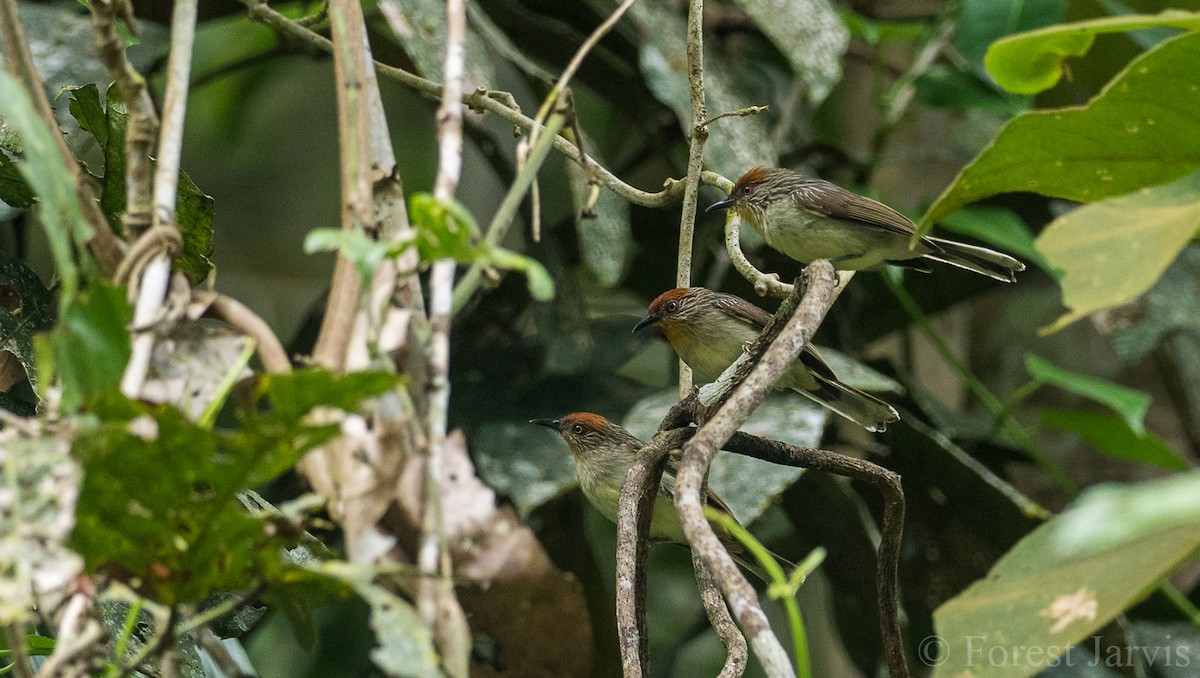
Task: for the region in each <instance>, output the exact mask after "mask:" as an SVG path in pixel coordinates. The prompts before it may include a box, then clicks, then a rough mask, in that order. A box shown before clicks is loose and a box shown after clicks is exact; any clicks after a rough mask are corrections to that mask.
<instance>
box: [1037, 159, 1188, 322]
mask: <svg viewBox="0 0 1200 678" xmlns="http://www.w3.org/2000/svg"><path fill="white" fill-rule="evenodd" d="M1198 228H1200V172H1197V173H1195V174H1191V175H1189V176H1187V177H1184V178H1183V179H1180V180H1178V181H1174V182H1171V183H1169V184H1166V185H1163V186H1155V187H1154V188H1144V189H1142V190H1140V191H1137V192H1135V193H1130V194H1129V195H1123V196H1120V197H1116V198H1110V199H1108V200H1102V201H1100V202H1098V203H1095V204H1092V205H1085V206H1083V207H1080V208H1079V209H1077V210H1074V211H1072V212H1069V213H1067V214H1065V215H1063V216H1061V217H1059V218H1058V219H1055V220H1054V221H1053V222H1051V224H1050V225H1049V226H1048V227H1046V230H1044V231H1042V234H1041V235H1040V236H1038V238H1037V240H1036V241H1035V245H1036V246H1037V248H1038V250H1040V251H1041V252H1042V253H1043V254H1045V255H1046V258H1047V259H1048V260H1049V261H1050V264H1051V265H1052V266H1054V267H1055V268H1058V269H1061V270H1062V271H1063V278H1062V288H1063V305H1064V306H1066V307H1067V308H1069V309H1070V311H1069V312H1068V313H1066V314H1064V315H1063V316H1062V317H1060V318H1059V319H1058V320H1056V321H1054V323H1053V324H1052V325H1050V326H1049V327H1048V328H1047V329H1046V331H1047V332H1053V331H1057V330H1059V329H1061V328H1063V327H1065V326H1066V325H1069V324H1070V323H1073V322H1075V321H1076V320H1078V319H1080V318H1082V317H1084V316H1086V315H1088V314H1090V313H1094V312H1096V311H1099V310H1101V309H1105V308H1112V307H1114V306H1120V305H1121V304H1125V303H1128V302H1130V301H1132V300H1133V299H1135V298H1137V297H1138V296H1140V295H1141V294H1142V293H1143V292H1145V291H1146V290H1148V289H1150V286H1151V285H1153V284H1154V283H1155V281H1157V280H1158V278H1159V276H1161V275H1162V273H1163V271H1165V270H1166V268H1167V266H1169V265H1170V264H1171V262H1172V261H1174V260H1175V257H1176V256H1177V255H1178V254H1179V252H1180V250H1182V249H1183V247H1184V245H1186V244H1187V243H1188V241H1189V240H1190V239H1191V238H1192V237H1193V236H1194V235H1195V234H1196V231H1197V229H1198Z"/></svg>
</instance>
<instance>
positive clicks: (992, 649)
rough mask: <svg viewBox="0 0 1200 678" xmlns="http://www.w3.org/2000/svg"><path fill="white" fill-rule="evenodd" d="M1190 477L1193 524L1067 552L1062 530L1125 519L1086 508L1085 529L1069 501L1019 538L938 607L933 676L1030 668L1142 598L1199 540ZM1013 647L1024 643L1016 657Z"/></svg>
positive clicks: (1014, 675)
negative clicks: (1068, 506) (982, 575)
mask: <svg viewBox="0 0 1200 678" xmlns="http://www.w3.org/2000/svg"><path fill="white" fill-rule="evenodd" d="M1191 480H1192V481H1193V482H1192V483H1191V487H1190V488H1188V489H1189V491H1190V494H1188V495H1187V496H1188V497H1190V501H1191V502H1192V511H1191V513H1190V514H1189V515H1188V519H1187V520H1185V521H1180V522H1185V523H1186V524H1188V525H1189V526H1190V527H1189V529H1178V528H1176V529H1166V528H1164V529H1157V530H1154V531H1150V530H1138V531H1136V532H1135V533H1132V534H1128V536H1127V537H1124V538H1121V539H1119V540H1111V541H1110V544H1109V545H1108V546H1106V547H1103V548H1095V549H1091V550H1090V552H1089V553H1087V554H1086V555H1079V553H1078V552H1069V551H1067V549H1066V547H1067V546H1068V545H1069V544H1071V543H1072V536H1071V533H1069V532H1068V533H1066V534H1064V530H1071V531H1072V532H1073V531H1074V530H1078V529H1090V530H1093V531H1094V530H1096V529H1101V530H1103V529H1104V527H1103V526H1115V527H1117V529H1118V530H1120V531H1121V532H1122V533H1126V532H1127V531H1125V530H1122V529H1121V526H1124V525H1126V524H1128V522H1129V521H1128V520H1127V516H1126V514H1124V513H1114V512H1105V515H1104V520H1105V521H1106V522H1097V520H1096V518H1097V515H1096V513H1092V514H1091V515H1090V516H1088V518H1090V520H1088V521H1087V522H1086V524H1087V525H1090V526H1092V527H1090V528H1084V527H1083V525H1084V524H1085V522H1084V520H1082V516H1081V515H1080V510H1079V509H1071V510H1068V511H1067V512H1066V513H1064V514H1063V515H1061V516H1058V517H1056V518H1054V519H1053V520H1051V521H1050V522H1048V523H1046V524H1045V525H1043V526H1041V527H1039V528H1038V529H1037V530H1035V531H1034V532H1033V533H1031V534H1030V535H1029V536H1027V537H1025V538H1024V539H1022V540H1021V541H1020V542H1019V543H1018V544H1017V545H1016V546H1015V547H1013V548H1012V549H1011V550H1010V551H1009V552H1008V553H1007V554H1005V556H1004V557H1003V558H1002V559H1001V560H1000V562H998V563H997V564H996V565H995V566H994V567H993V568H992V569H991V571H990V572H989V573H988V576H987V577H986V578H984V579H981V580H979V581H977V582H975V583H974V584H972V585H971V586H970V588H968V589H967V590H966V591H964V592H962V593H960V594H959V595H957V596H955V597H954V598H952V599H951V600H950V601H948V602H947V603H945V604H944V605H942V606H941V607H939V608H938V609H937V610H936V611H935V612H934V616H933V621H934V627H935V629H936V633H937V637H938V638H940V639H941V642H942V648H941V649H942V650H943V653H942V654H941V655H940V657H938V661H940V662H941V663H940V664H939V665H938V666H937V667H936V668H935V669H934V671H933V677H934V678H949V677H951V676H961V675H971V676H974V677H975V678H1001V677H1004V678H1007V677H1011V678H1018V677H1019V678H1024V677H1025V676H1029V675H1032V674H1034V673H1036V672H1037V671H1038V670H1039V669H1042V668H1046V667H1048V666H1050V665H1051V663H1052V662H1053V661H1054V660H1055V659H1056V658H1057V657H1059V656H1060V655H1062V653H1064V652H1065V651H1066V650H1067V648H1068V647H1070V645H1071V644H1073V643H1075V642H1078V641H1079V640H1081V639H1083V638H1086V637H1087V636H1088V635H1089V634H1091V633H1093V632H1095V631H1096V630H1097V629H1099V628H1101V627H1102V626H1104V625H1105V624H1107V623H1108V622H1109V620H1111V619H1113V618H1114V617H1115V616H1116V615H1118V614H1120V613H1121V612H1122V611H1124V610H1126V609H1128V608H1129V607H1130V606H1131V605H1133V604H1134V603H1136V602H1137V601H1139V600H1141V599H1142V598H1143V597H1145V596H1146V594H1148V593H1149V592H1150V591H1152V590H1153V589H1154V588H1155V587H1156V586H1158V583H1159V582H1160V581H1161V579H1162V578H1163V577H1164V576H1165V575H1166V574H1168V573H1169V572H1171V571H1172V570H1173V569H1175V567H1177V566H1178V565H1179V563H1180V562H1182V561H1183V560H1184V559H1185V558H1187V557H1188V556H1189V555H1191V554H1192V553H1193V552H1194V551H1195V549H1196V548H1197V547H1200V529H1196V528H1197V527H1198V526H1200V521H1197V514H1196V511H1195V498H1196V497H1197V496H1200V493H1198V492H1197V485H1196V483H1195V482H1194V481H1195V477H1194V476H1193V477H1192V478H1191ZM1174 496H1175V497H1176V498H1179V497H1180V495H1179V494H1176V495H1174ZM1176 525H1178V523H1176ZM1143 526H1145V524H1144V523H1143ZM1093 534H1094V532H1093ZM1031 648H1036V650H1035V651H1036V653H1037V654H1036V655H1035V654H1031V653H1030V652H1029V650H1030V649H1031ZM1014 652H1022V655H1021V660H1019V661H1014V660H1012V658H1013V657H1014ZM989 656H1002V657H1007V658H1008V660H1007V661H989ZM931 659H932V657H931Z"/></svg>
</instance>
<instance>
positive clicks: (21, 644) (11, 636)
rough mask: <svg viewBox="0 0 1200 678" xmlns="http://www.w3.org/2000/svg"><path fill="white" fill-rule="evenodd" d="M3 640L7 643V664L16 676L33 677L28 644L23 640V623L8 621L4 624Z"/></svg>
mask: <svg viewBox="0 0 1200 678" xmlns="http://www.w3.org/2000/svg"><path fill="white" fill-rule="evenodd" d="M4 640H5V644H6V645H8V651H9V653H10V654H9V656H8V666H7V667H6V668H10V669H12V672H13V674H14V675H15V676H17V678H33V668H32V667H31V666H30V665H29V646H28V645H27V644H26V640H25V624H23V623H20V622H10V623H8V624H5V625H4Z"/></svg>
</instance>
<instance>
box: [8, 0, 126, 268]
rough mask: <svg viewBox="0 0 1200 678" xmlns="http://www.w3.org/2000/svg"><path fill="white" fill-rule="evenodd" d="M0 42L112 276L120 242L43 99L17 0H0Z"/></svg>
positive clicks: (100, 260) (91, 243)
mask: <svg viewBox="0 0 1200 678" xmlns="http://www.w3.org/2000/svg"><path fill="white" fill-rule="evenodd" d="M0 42H3V43H4V53H5V61H6V62H7V63H8V69H9V71H10V72H12V73H14V74H15V75H16V76H17V77H18V78H20V79H21V82H22V83H23V84H24V85H25V89H26V91H28V92H29V96H30V98H32V99H33V102H34V106H35V107H36V108H37V112H38V117H40V118H41V119H42V121H43V122H44V123H46V127H47V128H48V129H49V130H50V136H52V137H53V138H54V146H55V148H56V149H57V150H58V154H59V156H60V157H61V158H62V162H63V165H65V166H66V168H67V171H68V172H70V174H71V178H72V179H73V180H74V183H75V192H76V195H77V196H78V199H79V204H80V207H81V208H82V212H83V217H84V219H86V220H87V223H88V226H90V227H91V229H92V239H91V240H90V241H89V242H88V247H89V248H90V249H91V251H92V254H93V255H94V256H95V257H96V262H97V263H98V264H99V265H100V270H101V271H103V272H104V274H105V275H112V273H113V271H115V270H117V264H118V262H120V260H121V243H120V241H119V240H117V237H116V236H115V235H113V232H112V229H111V228H109V225H108V221H107V220H106V219H105V218H104V214H103V213H102V212H101V211H100V205H99V203H97V202H96V195H95V191H94V190H93V187H92V184H91V182H90V181H88V180H87V176H86V174H85V172H84V169H83V167H82V166H81V165H80V164H79V162H78V161H77V160H76V159H75V155H74V154H72V153H71V148H70V147H69V146H68V145H67V140H66V139H65V138H63V135H62V132H61V131H60V129H59V126H58V119H57V118H55V117H54V110H53V109H52V108H51V107H50V100H49V99H47V98H46V90H45V88H44V87H43V85H42V79H41V77H40V76H39V75H38V72H37V69H36V68H35V67H34V65H33V56H32V55H31V54H30V52H29V43H28V42H26V41H25V31H24V30H23V29H22V28H21V20H20V17H19V15H18V10H17V2H16V0H0Z"/></svg>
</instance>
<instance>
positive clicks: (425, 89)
mask: <svg viewBox="0 0 1200 678" xmlns="http://www.w3.org/2000/svg"><path fill="white" fill-rule="evenodd" d="M241 2H242V4H244V5H246V7H247V9H248V10H249V14H250V18H252V19H254V20H255V21H258V22H261V23H263V24H266V25H267V26H270V27H271V28H274V29H275V30H278V31H279V32H281V33H283V34H285V35H287V36H288V37H289V38H293V39H296V40H298V41H300V42H302V43H304V44H306V45H308V46H310V47H313V48H315V49H318V50H320V51H323V52H328V53H332V52H333V44H332V42H330V40H329V39H328V38H326V37H324V36H322V35H320V34H318V33H316V32H314V31H311V30H309V29H307V28H305V27H304V26H303V25H301V24H299V23H297V22H296V21H294V20H292V19H289V18H288V17H286V16H284V15H282V14H280V13H279V12H276V11H275V10H273V9H271V8H270V7H269V6H268V5H267V3H266V2H265V1H264V0H241ZM374 64H375V69H376V71H378V72H379V73H382V74H383V75H385V76H387V77H388V78H391V79H392V80H395V81H396V82H398V83H400V84H402V85H404V86H405V87H408V88H410V89H413V90H416V91H418V92H421V93H422V94H425V95H427V96H430V97H433V98H437V97H439V96H440V95H441V91H442V86H441V85H440V84H438V83H436V82H434V81H432V80H428V79H426V78H422V77H421V76H419V75H416V74H413V73H410V72H408V71H406V70H404V69H402V68H398V67H396V66H391V65H388V64H385V63H383V62H381V61H375V62H374ZM499 99H504V100H505V101H508V102H511V101H512V95H511V94H509V93H508V92H503V91H492V90H488V89H485V88H480V89H477V90H475V91H474V92H471V93H469V94H464V95H463V103H464V104H466V105H467V106H468V107H470V108H471V109H472V110H477V111H486V112H488V113H494V114H496V115H498V116H500V117H501V118H504V119H505V120H507V121H509V122H511V123H513V124H514V125H517V126H518V127H521V128H523V129H526V130H530V129H533V127H534V121H533V118H530V117H529V116H526V115H523V114H522V113H521V112H520V110H519V109H518V108H517V107H516V106H515V105H513V104H511V103H505V102H504V101H500V100H499ZM553 144H554V148H555V149H556V150H557V151H559V152H560V153H562V154H563V155H564V156H566V157H567V158H568V159H569V160H571V161H573V162H576V163H579V164H581V165H582V164H584V163H587V164H588V165H590V166H591V167H592V168H594V170H595V174H596V178H597V179H599V180H600V182H601V183H602V184H604V186H605V187H606V188H608V189H609V190H611V191H612V192H613V193H616V194H617V195H619V196H621V197H622V198H624V199H626V200H628V201H629V202H631V203H633V204H635V205H640V206H642V207H651V208H653V207H666V206H668V205H671V204H673V203H675V202H677V201H678V200H680V199H681V197H682V196H683V191H684V182H683V181H681V180H678V179H667V180H666V181H665V182H664V188H663V190H661V191H657V192H651V191H643V190H641V189H638V188H634V187H633V186H630V185H629V184H627V183H625V182H624V181H622V180H621V179H619V178H618V177H617V176H616V175H615V174H613V173H612V172H610V171H609V170H608V169H607V168H605V167H604V166H603V165H601V164H600V163H599V162H597V161H596V159H595V158H592V157H590V156H587V157H586V158H585V157H584V154H582V153H581V152H580V150H579V148H578V147H577V146H576V145H575V144H574V143H573V142H572V141H571V140H570V139H567V138H566V137H563V136H561V135H553ZM700 179H701V181H702V182H703V183H705V184H708V185H710V186H725V187H728V186H730V185H732V182H730V181H729V180H728V179H726V178H724V177H722V176H721V175H719V174H717V173H716V172H711V171H704V172H702V173H701V175H700Z"/></svg>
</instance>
